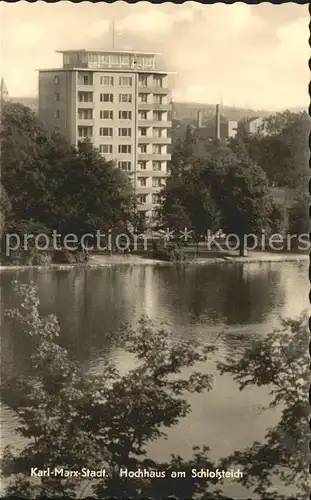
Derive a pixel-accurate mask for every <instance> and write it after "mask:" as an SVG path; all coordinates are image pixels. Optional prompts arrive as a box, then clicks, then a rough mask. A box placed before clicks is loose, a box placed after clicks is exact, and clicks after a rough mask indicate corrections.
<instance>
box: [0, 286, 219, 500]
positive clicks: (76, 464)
mask: <svg viewBox="0 0 311 500" xmlns="http://www.w3.org/2000/svg"><path fill="white" fill-rule="evenodd" d="M14 289H15V291H16V292H17V293H18V294H19V296H20V297H21V306H20V307H19V308H18V309H14V310H10V311H8V314H9V315H10V317H11V318H12V320H13V321H15V324H16V326H17V325H18V326H19V327H21V328H22V329H23V332H24V335H26V336H27V338H28V341H29V342H31V343H32V346H33V349H34V354H33V356H32V358H31V366H30V371H29V373H28V374H27V376H25V377H15V378H13V379H12V378H10V379H2V384H1V386H2V400H3V402H4V403H5V404H6V405H8V406H9V407H10V408H11V409H13V410H14V411H15V412H16V414H17V416H18V419H19V422H20V425H19V428H18V432H19V433H20V434H21V435H22V436H24V437H25V438H27V439H28V442H27V444H26V445H25V446H24V448H23V450H21V451H20V452H18V453H17V454H16V452H15V454H14V451H13V450H12V449H10V447H7V448H6V450H5V453H4V458H3V461H2V471H3V474H4V475H5V476H6V477H11V478H12V483H11V484H10V486H9V487H8V489H7V493H8V494H9V493H11V494H14V495H25V494H26V495H29V496H31V497H36V496H39V495H45V496H50V495H53V496H55V495H57V496H63V495H71V497H72V496H74V494H75V492H76V489H77V487H78V486H79V487H83V486H84V485H83V484H81V482H80V481H79V479H78V478H66V479H64V478H61V477H50V478H49V477H41V478H38V481H35V480H34V482H33V483H32V479H31V478H29V470H30V468H31V467H33V466H34V464H35V466H36V467H38V469H44V468H45V467H46V466H47V465H49V466H50V467H51V468H54V467H64V468H65V469H75V470H76V469H81V468H82V467H84V468H90V469H93V470H94V469H102V468H105V469H106V471H107V477H104V478H101V479H100V482H99V483H97V482H95V483H93V484H91V486H93V492H94V493H96V494H97V495H98V497H99V498H102V497H103V496H112V495H114V496H117V497H120V496H121V497H130V496H135V497H136V498H137V497H139V496H143V497H146V496H151V497H152V498H155V499H160V498H163V496H167V495H175V496H177V497H178V498H184V494H185V493H186V494H187V497H189V498H190V497H193V496H194V494H199V496H198V498H202V499H203V498H206V496H205V495H206V494H207V492H208V493H209V492H210V487H211V484H212V483H213V481H208V482H203V483H202V482H201V481H200V480H199V479H197V478H191V477H190V474H189V477H188V478H187V479H185V480H183V481H180V480H179V479H175V478H172V477H170V475H169V471H170V470H173V469H175V470H176V468H177V469H181V468H182V469H186V470H190V469H191V468H192V467H194V464H196V466H198V465H199V466H202V467H203V468H204V467H205V468H213V467H214V465H213V464H212V463H211V461H210V460H209V459H208V457H207V451H208V449H207V448H206V447H203V448H202V450H200V449H199V448H195V450H194V452H195V453H194V456H193V458H192V459H191V460H189V461H188V462H184V461H183V460H182V459H181V458H180V457H178V456H173V457H172V460H171V462H170V463H156V462H155V461H153V460H150V459H148V458H147V457H146V446H147V444H148V443H150V442H152V441H154V440H156V439H158V438H160V437H164V436H165V435H166V434H165V428H169V427H171V426H173V425H176V424H177V423H178V421H179V419H180V418H182V417H184V416H186V415H187V414H188V413H189V411H190V405H189V404H188V403H187V402H186V400H185V399H184V397H183V395H184V393H185V392H186V391H189V392H192V393H200V392H202V391H204V390H209V389H210V388H211V382H212V377H211V376H210V375H209V374H202V373H200V372H199V371H195V370H194V369H193V367H194V365H196V364H197V363H200V362H204V361H206V359H207V357H208V356H209V354H211V353H212V352H213V351H214V347H211V346H210V345H202V344H200V343H199V342H196V341H194V340H193V339H191V341H189V342H183V343H180V342H176V341H174V340H173V336H172V335H171V334H170V333H169V332H167V331H166V330H165V329H163V328H160V329H159V330H156V329H155V328H154V326H153V325H152V323H151V322H150V321H149V320H148V319H147V318H142V319H141V321H140V322H139V324H138V326H137V328H136V329H135V330H133V329H132V328H130V327H125V328H124V329H123V330H122V331H120V332H119V334H118V336H117V338H118V339H119V340H120V342H121V343H122V346H123V348H125V350H127V351H128V352H129V353H131V354H132V355H134V356H135V357H136V360H137V364H136V368H134V369H132V370H130V371H129V372H128V373H126V374H125V375H121V374H120V373H119V372H118V370H117V368H116V366H115V365H114V364H113V363H112V362H111V361H109V360H106V362H105V363H104V366H103V373H102V374H101V375H98V376H95V375H91V374H89V373H85V371H84V370H83V368H82V367H81V366H80V364H79V363H78V362H77V361H75V360H74V359H72V358H71V357H70V355H69V353H68V351H67V350H66V349H65V348H63V347H61V345H60V344H59V340H58V339H59V337H60V327H59V324H58V321H57V318H56V317H55V316H53V315H50V316H48V317H42V316H41V315H40V313H39V308H40V303H39V299H38V296H37V290H36V288H35V286H34V285H19V284H18V283H17V282H15V283H14ZM185 368H186V370H184V369H185ZM185 372H186V373H187V374H186V375H185V374H184V373H185ZM121 468H128V469H129V470H137V469H139V468H140V469H144V468H146V469H149V470H151V471H154V470H158V471H161V470H162V471H168V472H167V476H166V478H165V480H164V481H163V484H162V483H161V482H159V480H158V479H157V478H152V477H150V478H145V479H143V478H137V479H136V478H134V479H133V478H120V475H119V471H120V469H121ZM215 482H216V481H214V483H215ZM208 498H215V499H216V498H221V496H219V495H217V494H216V493H215V494H214V496H213V493H212V492H210V493H209V495H208Z"/></svg>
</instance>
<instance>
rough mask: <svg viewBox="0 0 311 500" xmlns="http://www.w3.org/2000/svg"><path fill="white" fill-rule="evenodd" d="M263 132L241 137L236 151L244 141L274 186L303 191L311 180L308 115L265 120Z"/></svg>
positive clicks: (235, 143) (292, 114)
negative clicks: (310, 173)
mask: <svg viewBox="0 0 311 500" xmlns="http://www.w3.org/2000/svg"><path fill="white" fill-rule="evenodd" d="M263 132H264V133H260V134H256V135H250V134H246V133H242V132H241V133H239V135H238V137H237V138H236V139H234V140H232V141H231V145H232V147H233V148H236V147H237V142H238V141H243V143H244V147H245V149H246V151H247V153H248V155H249V157H250V158H251V159H252V160H253V161H254V162H255V163H257V164H258V165H260V166H261V168H262V169H263V170H264V171H265V172H266V174H267V176H268V178H269V180H270V182H271V183H273V184H275V185H277V186H282V187H288V188H291V189H301V187H302V186H303V185H306V183H307V179H308V178H309V166H308V158H309V144H308V135H309V133H310V117H309V115H308V114H307V113H305V112H302V113H292V112H290V111H285V112H283V113H276V114H274V115H271V116H269V117H267V118H265V119H264V121H263Z"/></svg>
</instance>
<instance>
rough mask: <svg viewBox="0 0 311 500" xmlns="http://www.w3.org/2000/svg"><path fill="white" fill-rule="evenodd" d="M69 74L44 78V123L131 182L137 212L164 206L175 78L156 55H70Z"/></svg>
mask: <svg viewBox="0 0 311 500" xmlns="http://www.w3.org/2000/svg"><path fill="white" fill-rule="evenodd" d="M61 54H63V67H62V68H55V69H44V70H40V71H39V117H40V119H41V120H42V122H43V123H44V124H45V125H46V126H47V127H48V128H49V129H55V128H58V129H59V131H60V132H61V133H62V134H64V135H65V136H66V137H67V138H68V140H69V141H70V142H71V143H72V144H75V145H77V144H78V143H79V142H80V141H84V140H85V139H88V140H90V141H91V142H92V143H93V144H94V146H95V147H96V148H98V149H99V151H100V153H101V154H102V155H103V156H104V157H105V158H106V159H107V160H117V162H116V164H117V167H118V168H120V169H121V170H124V171H126V172H127V173H128V174H129V175H130V178H131V179H132V182H133V186H134V191H135V194H136V196H137V200H138V204H139V206H138V209H139V211H140V212H144V213H145V215H147V216H151V215H152V214H153V213H154V211H155V210H156V209H157V207H158V206H159V201H160V200H159V192H160V190H161V188H162V186H163V184H164V183H165V181H166V177H167V175H168V174H167V164H168V161H169V160H170V158H171V156H170V153H169V152H168V147H169V145H170V143H171V137H170V133H169V129H170V128H171V125H172V124H171V120H170V118H171V116H172V113H171V108H172V104H171V99H170V91H169V89H168V84H167V78H168V73H167V72H166V71H161V70H159V69H158V68H157V67H156V55H157V54H155V53H147V52H135V51H123V50H84V49H83V50H73V51H63V52H61Z"/></svg>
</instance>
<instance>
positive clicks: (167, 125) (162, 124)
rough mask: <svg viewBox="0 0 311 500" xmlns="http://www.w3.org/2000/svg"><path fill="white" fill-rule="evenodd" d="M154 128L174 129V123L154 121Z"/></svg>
mask: <svg viewBox="0 0 311 500" xmlns="http://www.w3.org/2000/svg"><path fill="white" fill-rule="evenodd" d="M152 124H153V126H154V127H158V128H171V127H172V122H171V121H163V120H161V121H153V122H152Z"/></svg>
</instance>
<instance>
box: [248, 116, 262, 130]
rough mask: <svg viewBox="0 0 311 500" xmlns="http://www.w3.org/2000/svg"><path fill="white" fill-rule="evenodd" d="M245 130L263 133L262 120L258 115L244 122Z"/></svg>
mask: <svg viewBox="0 0 311 500" xmlns="http://www.w3.org/2000/svg"><path fill="white" fill-rule="evenodd" d="M246 132H247V133H248V134H261V133H264V132H265V131H264V129H263V120H262V118H261V117H260V116H257V117H256V118H249V119H248V120H247V122H246Z"/></svg>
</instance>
